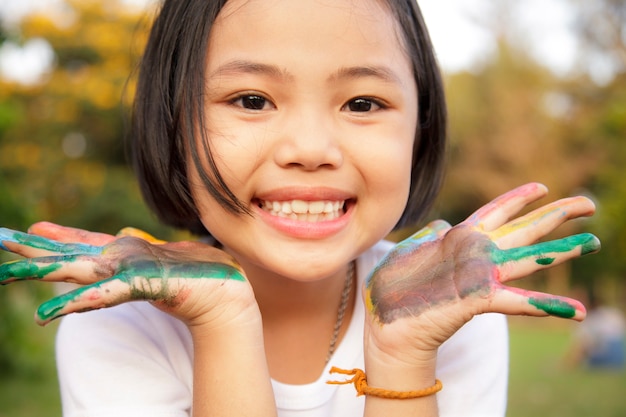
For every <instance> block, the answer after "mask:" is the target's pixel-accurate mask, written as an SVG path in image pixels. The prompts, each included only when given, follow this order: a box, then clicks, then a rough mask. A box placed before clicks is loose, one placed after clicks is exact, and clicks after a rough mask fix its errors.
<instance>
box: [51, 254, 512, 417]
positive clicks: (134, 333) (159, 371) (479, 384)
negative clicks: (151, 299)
mask: <svg viewBox="0 0 626 417" xmlns="http://www.w3.org/2000/svg"><path fill="white" fill-rule="evenodd" d="M391 246H392V244H391V243H389V242H381V243H379V244H378V245H376V246H375V247H373V248H372V249H370V250H369V251H367V252H366V253H364V254H363V255H362V256H361V257H360V258H359V259H358V261H357V262H358V263H357V271H358V280H359V283H362V282H363V280H364V279H365V277H366V276H367V273H368V272H369V271H370V270H371V269H372V268H373V267H374V266H375V265H376V263H377V262H378V261H379V260H380V258H381V257H382V256H383V255H384V254H385V253H386V252H387V251H388V250H389V249H390V248H391ZM357 288H359V294H358V296H357V297H356V300H357V302H356V305H355V310H354V313H353V315H352V320H351V322H350V325H349V328H348V330H347V333H346V335H345V337H344V339H343V340H342V342H341V343H340V344H339V346H338V347H337V349H336V351H335V354H334V355H333V357H332V358H331V360H330V362H329V364H328V365H327V367H326V369H324V372H323V373H322V375H320V377H319V379H318V380H317V381H316V382H314V383H311V384H306V385H288V384H283V383H280V382H277V381H272V384H273V387H274V394H275V397H276V405H277V407H278V410H279V411H278V415H279V416H280V417H296V416H298V417H299V416H302V417H304V416H306V417H352V416H354V417H360V416H362V415H363V407H364V402H365V400H364V397H362V396H361V397H357V396H356V391H355V389H354V386H353V385H329V384H327V383H326V381H328V380H333V379H343V375H336V374H335V375H330V374H329V373H328V371H329V369H330V367H331V366H337V367H340V368H344V369H352V368H361V369H363V366H364V364H363V363H364V359H363V323H364V317H365V310H364V306H363V302H362V298H361V294H360V288H361V285H357ZM192 355H193V349H192V340H191V335H190V334H189V331H188V329H187V327H186V326H185V325H184V324H183V323H182V322H180V321H179V320H177V319H175V318H173V317H171V316H169V315H167V314H165V313H163V312H161V311H160V310H158V309H156V308H154V307H153V306H151V305H150V304H149V303H146V302H132V303H126V304H123V305H120V306H117V307H112V308H108V309H103V310H97V311H92V312H89V313H83V314H74V315H70V316H68V317H65V318H64V319H63V320H62V323H61V326H60V327H59V332H58V335H57V367H58V372H59V380H60V387H61V399H62V404H63V415H64V416H65V417H126V416H128V417H186V416H189V414H190V409H191V404H192V379H193V378H192V372H193V368H192ZM217 360H219V359H217ZM437 378H439V379H440V380H441V381H442V382H443V390H442V391H440V392H439V393H438V394H437V400H438V403H439V410H440V416H441V417H457V416H458V417H496V416H497V417H502V416H504V415H505V409H506V392H507V379H508V334H507V325H506V318H505V317H504V316H502V315H500V314H484V315H481V316H477V317H475V318H474V319H473V320H472V321H470V322H469V323H467V324H466V325H465V326H464V327H463V328H461V329H460V330H459V331H458V332H457V333H456V334H455V335H454V336H453V337H451V338H450V339H449V340H448V341H446V342H445V343H444V344H443V345H442V346H441V347H440V349H439V353H438V359H437Z"/></svg>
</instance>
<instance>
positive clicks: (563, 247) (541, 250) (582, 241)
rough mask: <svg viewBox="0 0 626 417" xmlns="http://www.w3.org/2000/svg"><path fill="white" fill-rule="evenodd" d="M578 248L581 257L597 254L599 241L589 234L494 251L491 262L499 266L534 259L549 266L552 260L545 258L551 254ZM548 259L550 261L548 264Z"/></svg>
mask: <svg viewBox="0 0 626 417" xmlns="http://www.w3.org/2000/svg"><path fill="white" fill-rule="evenodd" d="M577 247H579V248H580V253H581V255H586V254H588V253H592V252H597V251H598V250H599V249H600V241H599V240H598V238H597V237H595V236H594V235H592V234H590V233H583V234H580V235H574V236H568V237H566V238H563V239H558V240H553V241H550V242H542V243H538V244H536V245H531V246H522V247H519V248H512V249H506V250H497V249H496V250H494V251H493V252H492V254H491V260H492V261H493V262H494V263H496V264H498V265H501V264H503V263H506V262H516V261H521V260H523V259H527V258H531V257H535V258H536V262H537V263H538V264H541V265H549V264H551V263H552V262H554V258H552V257H548V256H546V254H551V253H565V252H569V251H572V250H574V249H576V248H577ZM548 259H551V261H550V262H549V263H545V262H547V260H548Z"/></svg>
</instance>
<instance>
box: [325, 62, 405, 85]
mask: <svg viewBox="0 0 626 417" xmlns="http://www.w3.org/2000/svg"><path fill="white" fill-rule="evenodd" d="M367 77H373V78H378V79H379V80H381V81H384V82H386V83H393V84H402V82H401V81H400V77H398V76H397V75H396V73H395V72H393V71H392V70H391V69H390V68H387V67H385V66H355V67H345V68H340V69H339V70H338V71H337V72H336V73H335V74H333V75H331V76H330V77H329V80H330V81H339V80H342V79H357V78H367Z"/></svg>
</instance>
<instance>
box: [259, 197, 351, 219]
mask: <svg viewBox="0 0 626 417" xmlns="http://www.w3.org/2000/svg"><path fill="white" fill-rule="evenodd" d="M345 205H346V201H345V200H342V201H331V200H319V201H304V200H286V201H270V200H259V201H258V206H259V208H261V209H262V210H263V211H265V212H267V213H269V214H271V215H272V216H276V217H282V218H287V219H290V220H296V221H302V222H310V223H316V222H323V221H330V220H335V219H337V218H339V217H340V216H341V215H343V214H344V213H345V210H344V207H345Z"/></svg>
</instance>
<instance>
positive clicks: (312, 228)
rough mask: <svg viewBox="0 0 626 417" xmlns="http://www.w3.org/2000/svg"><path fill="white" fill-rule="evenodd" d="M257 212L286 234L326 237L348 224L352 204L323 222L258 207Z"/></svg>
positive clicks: (268, 222) (309, 237)
mask: <svg viewBox="0 0 626 417" xmlns="http://www.w3.org/2000/svg"><path fill="white" fill-rule="evenodd" d="M256 212H257V214H258V216H259V217H260V218H261V219H262V220H263V221H264V222H265V223H267V224H268V225H270V226H271V227H272V228H274V229H276V230H278V231H279V232H281V233H283V234H285V235H288V236H291V237H295V238H298V239H324V238H327V237H330V236H333V235H335V234H337V233H339V232H340V231H341V230H343V229H344V228H345V227H346V226H347V225H348V222H349V220H350V215H351V213H352V206H350V207H348V208H347V210H346V212H345V213H343V214H342V215H341V216H339V217H337V218H336V219H334V220H326V221H321V222H303V221H298V220H292V219H287V218H284V217H278V216H272V215H271V214H270V213H268V212H267V211H265V210H263V209H261V208H257V210H256Z"/></svg>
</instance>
